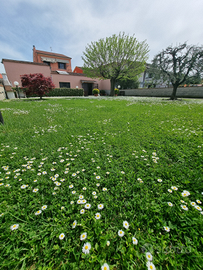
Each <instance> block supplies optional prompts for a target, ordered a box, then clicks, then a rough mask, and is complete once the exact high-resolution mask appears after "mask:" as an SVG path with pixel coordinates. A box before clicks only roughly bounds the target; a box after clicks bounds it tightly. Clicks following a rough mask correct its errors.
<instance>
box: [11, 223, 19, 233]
mask: <svg viewBox="0 0 203 270" xmlns="http://www.w3.org/2000/svg"><path fill="white" fill-rule="evenodd" d="M18 227H19V224H14V225H12V226H11V227H10V229H11V230H12V231H14V230H17V229H18Z"/></svg>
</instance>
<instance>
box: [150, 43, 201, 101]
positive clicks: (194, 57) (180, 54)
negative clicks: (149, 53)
mask: <svg viewBox="0 0 203 270" xmlns="http://www.w3.org/2000/svg"><path fill="white" fill-rule="evenodd" d="M202 58H203V47H198V46H194V45H187V43H186V42H185V43H183V44H180V45H179V46H175V47H172V46H169V47H167V48H166V49H165V50H163V51H162V52H161V53H159V54H157V55H156V56H155V57H154V59H153V61H152V66H151V70H150V72H152V73H153V76H154V78H156V79H157V80H158V79H159V80H162V81H163V82H164V81H169V82H170V83H171V84H172V86H173V91H172V94H171V99H172V100H174V99H176V92H177V88H178V86H179V85H181V84H183V83H184V82H186V81H187V80H188V78H189V77H191V76H194V75H195V74H197V73H200V72H202V66H201V65H200V63H201V61H202Z"/></svg>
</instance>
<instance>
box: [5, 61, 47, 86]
mask: <svg viewBox="0 0 203 270" xmlns="http://www.w3.org/2000/svg"><path fill="white" fill-rule="evenodd" d="M2 62H3V64H4V68H5V71H6V74H7V77H8V80H9V81H10V83H11V85H12V87H15V85H14V82H15V81H17V82H19V87H20V86H21V79H20V75H24V74H30V73H43V75H44V76H45V77H50V67H49V66H47V65H44V64H42V65H39V64H37V65H36V64H34V63H31V62H23V61H14V60H5V59H3V60H2Z"/></svg>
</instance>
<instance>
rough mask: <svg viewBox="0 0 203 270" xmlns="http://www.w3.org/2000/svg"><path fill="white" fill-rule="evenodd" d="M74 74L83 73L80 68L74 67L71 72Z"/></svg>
mask: <svg viewBox="0 0 203 270" xmlns="http://www.w3.org/2000/svg"><path fill="white" fill-rule="evenodd" d="M73 72H74V73H83V69H82V68H81V67H78V66H76V67H75V69H74V70H73Z"/></svg>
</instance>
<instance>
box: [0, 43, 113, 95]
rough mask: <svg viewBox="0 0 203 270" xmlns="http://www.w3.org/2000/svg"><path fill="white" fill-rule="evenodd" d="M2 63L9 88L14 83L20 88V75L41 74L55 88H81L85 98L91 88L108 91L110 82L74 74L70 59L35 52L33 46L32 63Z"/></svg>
mask: <svg viewBox="0 0 203 270" xmlns="http://www.w3.org/2000/svg"><path fill="white" fill-rule="evenodd" d="M2 63H3V65H4V68H5V71H6V75H7V79H8V83H10V88H11V87H15V85H14V82H15V81H17V82H18V83H19V87H21V78H20V76H21V75H24V74H31V73H42V74H43V75H44V76H45V77H51V78H52V81H53V83H54V85H55V87H56V88H63V87H65V88H83V89H84V95H85V96H87V95H92V89H93V88H98V89H99V90H110V80H101V79H91V78H89V77H86V76H85V74H83V73H82V72H80V71H79V72H76V71H75V70H77V69H75V70H74V72H72V68H71V58H70V57H68V56H66V55H63V54H58V53H53V52H45V51H39V50H36V48H35V46H33V62H29V61H17V60H10V59H2ZM11 89H12V88H11ZM6 91H7V90H6ZM9 91H10V90H9ZM14 96H15V95H14V93H13V97H14ZM9 98H11V97H9Z"/></svg>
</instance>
